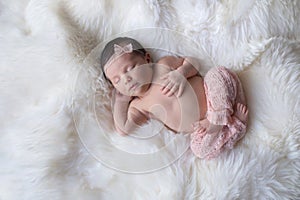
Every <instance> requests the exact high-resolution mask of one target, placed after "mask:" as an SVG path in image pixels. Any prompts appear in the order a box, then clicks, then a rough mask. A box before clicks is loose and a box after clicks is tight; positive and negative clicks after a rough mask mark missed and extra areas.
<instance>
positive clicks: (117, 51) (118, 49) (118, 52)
mask: <svg viewBox="0 0 300 200" xmlns="http://www.w3.org/2000/svg"><path fill="white" fill-rule="evenodd" d="M132 51H133V48H132V44H131V43H129V44H127V45H125V46H123V47H122V46H120V45H117V44H114V54H113V55H112V56H111V57H110V58H109V59H108V61H107V63H106V64H105V65H104V67H103V69H104V72H106V70H107V68H108V67H109V66H110V65H111V63H112V62H113V61H114V60H115V59H117V58H118V57H120V56H122V55H124V54H125V53H132Z"/></svg>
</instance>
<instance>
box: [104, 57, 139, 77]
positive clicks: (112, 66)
mask: <svg viewBox="0 0 300 200" xmlns="http://www.w3.org/2000/svg"><path fill="white" fill-rule="evenodd" d="M136 57H137V55H135V54H133V53H126V54H123V55H121V56H118V57H116V58H115V59H114V60H113V61H112V62H111V63H109V65H108V66H107V69H106V72H105V73H106V75H108V76H110V75H114V74H115V73H117V72H119V71H120V69H122V68H123V67H126V66H127V65H129V64H130V63H131V62H133V61H134V60H135V59H136Z"/></svg>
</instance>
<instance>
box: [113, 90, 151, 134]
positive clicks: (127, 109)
mask: <svg viewBox="0 0 300 200" xmlns="http://www.w3.org/2000/svg"><path fill="white" fill-rule="evenodd" d="M131 100H132V97H128V96H125V95H122V94H120V93H119V92H116V94H115V103H114V110H113V118H114V123H115V128H116V130H117V131H118V132H119V133H120V134H121V135H127V134H129V133H131V132H132V131H134V130H135V129H136V128H138V127H139V126H140V125H142V124H143V123H145V122H146V121H147V120H148V119H147V117H146V116H145V115H143V114H142V113H141V112H140V111H139V110H137V109H136V108H134V107H133V106H131Z"/></svg>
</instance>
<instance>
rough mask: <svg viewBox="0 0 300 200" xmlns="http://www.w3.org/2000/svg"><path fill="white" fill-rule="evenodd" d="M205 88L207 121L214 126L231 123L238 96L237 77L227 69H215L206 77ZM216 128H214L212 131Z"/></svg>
mask: <svg viewBox="0 0 300 200" xmlns="http://www.w3.org/2000/svg"><path fill="white" fill-rule="evenodd" d="M204 88H205V94H206V99H207V113H206V117H207V119H208V120H209V121H210V123H211V124H214V125H227V124H228V123H229V122H230V121H231V115H232V114H233V110H234V109H233V106H234V104H235V101H236V96H237V81H236V77H235V76H234V74H233V73H232V72H230V71H229V70H228V69H226V68H225V67H216V68H213V69H211V70H210V71H208V73H207V74H206V75H205V77H204ZM214 128H215V127H213V126H212V130H214Z"/></svg>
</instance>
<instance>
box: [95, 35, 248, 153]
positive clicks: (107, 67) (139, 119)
mask: <svg viewBox="0 0 300 200" xmlns="http://www.w3.org/2000/svg"><path fill="white" fill-rule="evenodd" d="M101 66H102V68H103V73H104V76H105V77H106V78H107V80H108V81H109V82H110V83H111V84H112V85H113V86H114V88H115V92H114V99H113V101H114V103H113V118H114V123H115V128H116V130H117V131H118V132H119V133H120V134H122V135H126V134H130V133H132V132H133V131H134V130H135V129H137V128H138V127H139V126H141V125H142V124H144V123H145V122H147V120H148V119H150V118H152V119H157V120H159V121H161V122H162V123H164V124H165V126H166V127H168V128H169V129H171V130H173V131H175V132H187V133H192V134H191V149H192V151H193V152H194V154H195V155H196V156H198V157H200V158H213V157H216V156H217V155H219V153H220V152H221V151H222V150H223V149H225V148H230V149H231V148H233V146H234V144H235V143H236V142H237V141H238V140H239V139H241V138H242V137H243V136H244V134H245V133H246V123H247V115H248V110H247V107H246V102H245V98H244V94H243V89H242V86H241V83H240V81H239V79H238V77H237V76H236V74H234V73H232V72H231V71H229V70H228V69H226V68H224V67H217V68H212V69H211V70H210V71H208V73H207V74H206V75H205V77H204V79H203V78H202V77H201V76H200V75H199V73H198V71H199V69H200V67H201V66H200V63H199V62H198V61H197V60H195V59H193V58H190V57H186V58H180V57H174V56H166V57H163V58H161V59H160V60H159V61H158V62H157V63H152V62H151V56H150V54H149V53H148V52H146V50H145V49H144V48H143V47H142V45H141V44H140V43H139V42H137V41H136V40H134V39H132V38H127V37H124V38H123V37H122V38H116V39H114V40H112V41H110V42H109V43H108V44H107V45H106V46H105V48H104V50H103V52H102V55H101Z"/></svg>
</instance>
